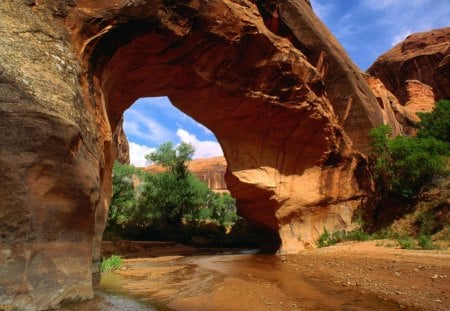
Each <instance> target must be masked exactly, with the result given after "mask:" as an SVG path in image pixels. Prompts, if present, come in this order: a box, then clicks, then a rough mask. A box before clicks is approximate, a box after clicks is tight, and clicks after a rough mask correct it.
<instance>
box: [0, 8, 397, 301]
mask: <svg viewBox="0 0 450 311" xmlns="http://www.w3.org/2000/svg"><path fill="white" fill-rule="evenodd" d="M256 2H257V4H258V6H256V5H255V4H254V3H252V2H250V1H245V0H243V1H242V0H239V1H238V0H185V1H162V0H134V1H123V0H101V1H100V0H99V1H91V0H78V1H69V0H64V1H56V0H42V1H41V0H40V1H36V2H34V1H13V0H4V1H1V2H0V15H1V18H0V59H1V62H0V101H1V105H0V135H1V137H2V139H1V140H0V173H1V174H0V195H1V201H0V204H1V205H0V233H1V234H0V252H1V256H0V267H1V268H0V301H1V302H2V303H3V304H12V305H14V306H17V307H18V308H21V309H22V308H23V309H45V308H50V307H56V306H58V305H59V304H60V303H61V302H70V301H76V300H79V299H86V298H91V297H92V295H93V294H92V286H91V274H92V273H95V272H97V271H98V270H97V263H98V259H99V256H100V253H99V250H100V241H101V236H102V232H103V230H104V226H105V217H106V215H107V208H108V203H109V199H110V195H111V171H112V165H113V162H114V159H115V157H116V156H118V154H120V152H118V150H120V148H117V146H116V145H117V144H118V141H119V139H118V137H120V135H117V132H116V129H117V128H118V126H120V122H121V118H122V113H123V112H124V110H125V109H127V108H128V107H129V106H130V105H131V104H132V103H133V102H134V101H135V100H136V99H137V98H140V97H148V96H162V95H166V96H169V98H170V100H171V101H172V103H173V104H174V105H175V106H177V107H178V108H180V109H181V110H183V111H184V112H185V113H187V114H189V115H190V116H192V117H193V118H195V119H196V120H197V121H199V122H201V123H203V124H204V125H206V126H207V127H208V128H210V129H211V130H212V131H213V132H214V133H215V135H216V137H217V138H218V140H219V141H220V144H221V145H222V148H223V151H224V155H225V158H226V160H227V163H228V167H227V172H226V176H225V177H226V181H227V185H228V188H229V190H230V192H231V193H232V195H233V196H234V197H236V198H237V202H238V211H239V213H240V214H241V215H242V216H244V217H245V218H247V220H248V221H250V222H252V223H253V224H255V225H256V226H258V227H259V228H260V229H261V231H262V232H263V238H264V239H265V240H266V244H265V245H266V250H268V251H276V250H277V249H278V250H279V252H280V253H295V252H298V251H299V250H301V249H303V248H304V247H308V246H313V245H314V243H315V240H316V239H317V238H318V237H319V235H320V234H321V233H322V231H323V229H324V228H327V229H328V230H330V231H333V230H342V229H348V228H349V227H350V226H351V220H352V217H353V214H354V211H355V210H356V209H357V208H358V207H360V206H361V203H362V202H363V201H364V199H365V198H366V193H367V192H366V191H367V189H369V188H370V182H369V181H368V173H367V171H366V168H365V157H364V155H363V154H362V153H361V152H364V151H366V150H368V138H367V137H368V136H367V134H368V131H369V129H370V128H371V127H373V126H377V125H379V124H381V123H389V124H391V125H393V127H394V128H398V125H397V124H396V121H395V120H393V119H390V118H386V116H391V115H392V114H391V113H390V112H386V111H387V110H388V109H390V106H388V105H387V106H383V107H382V106H380V105H379V103H378V101H377V99H376V97H375V96H374V95H373V93H372V92H371V91H370V89H369V87H368V86H367V84H366V83H365V81H364V79H363V78H362V76H361V74H360V73H359V71H358V69H357V68H356V67H355V65H353V64H352V62H351V61H350V59H349V58H348V56H347V55H346V54H345V52H344V51H343V49H342V47H341V46H340V45H339V44H338V42H337V41H336V39H335V38H334V37H333V36H332V34H331V33H330V32H329V31H328V30H327V29H326V28H325V26H324V25H323V24H322V23H321V22H320V21H319V20H318V18H317V17H316V16H315V15H314V13H313V12H312V9H311V7H310V5H309V2H308V1H305V0H297V1H295V0H285V1H281V2H279V4H277V3H278V2H275V1H274V2H271V1H265V2H264V5H268V7H267V9H268V10H269V12H270V11H272V12H273V15H271V16H267V12H266V13H264V14H263V15H264V16H263V17H262V16H261V14H260V11H259V10H262V7H261V3H262V2H259V1H256ZM275 13H277V14H275ZM276 16H278V17H276ZM278 22H279V23H278ZM277 23H278V24H277ZM276 25H280V26H279V27H278V26H276ZM115 132H116V135H115V134H114V133H115ZM91 260H92V262H91Z"/></svg>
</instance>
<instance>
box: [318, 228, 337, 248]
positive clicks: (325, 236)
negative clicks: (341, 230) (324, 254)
mask: <svg viewBox="0 0 450 311" xmlns="http://www.w3.org/2000/svg"><path fill="white" fill-rule="evenodd" d="M336 243H337V241H336V240H335V239H333V234H331V233H330V232H328V230H327V229H326V228H324V230H323V233H322V234H321V235H320V237H319V240H317V245H318V246H319V247H327V246H331V245H335V244H336Z"/></svg>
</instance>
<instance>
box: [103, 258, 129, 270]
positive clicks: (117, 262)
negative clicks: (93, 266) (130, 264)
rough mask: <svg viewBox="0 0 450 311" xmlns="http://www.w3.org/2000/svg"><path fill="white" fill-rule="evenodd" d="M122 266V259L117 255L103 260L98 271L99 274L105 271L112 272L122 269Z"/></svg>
mask: <svg viewBox="0 0 450 311" xmlns="http://www.w3.org/2000/svg"><path fill="white" fill-rule="evenodd" d="M122 266H123V259H122V257H120V256H117V255H111V256H110V257H108V258H106V259H105V258H103V259H102V261H101V262H100V271H101V272H107V271H114V270H118V269H120V268H122Z"/></svg>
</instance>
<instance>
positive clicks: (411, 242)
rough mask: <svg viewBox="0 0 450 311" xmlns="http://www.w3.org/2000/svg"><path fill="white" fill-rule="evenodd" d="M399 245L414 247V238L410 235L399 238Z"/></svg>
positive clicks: (405, 247)
mask: <svg viewBox="0 0 450 311" xmlns="http://www.w3.org/2000/svg"><path fill="white" fill-rule="evenodd" d="M397 243H398V245H400V248H402V249H412V248H414V240H413V239H412V238H411V237H409V236H402V237H400V238H398V239H397Z"/></svg>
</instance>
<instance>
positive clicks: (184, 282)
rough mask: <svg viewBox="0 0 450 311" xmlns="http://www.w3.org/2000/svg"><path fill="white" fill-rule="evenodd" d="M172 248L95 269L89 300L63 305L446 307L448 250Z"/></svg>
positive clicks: (216, 310) (370, 245) (217, 309)
mask: <svg viewBox="0 0 450 311" xmlns="http://www.w3.org/2000/svg"><path fill="white" fill-rule="evenodd" d="M177 247H178V246H167V247H165V249H164V250H162V249H159V251H158V252H156V253H157V254H158V255H157V257H151V256H152V255H151V252H150V253H148V254H147V255H148V256H143V257H141V258H130V259H127V260H126V261H125V265H124V267H123V269H122V270H120V271H117V272H111V273H105V274H104V275H103V277H102V281H101V283H100V285H99V287H98V294H97V295H98V297H97V298H96V300H94V301H91V302H89V303H87V304H86V303H85V304H82V305H78V306H77V308H76V309H70V308H66V309H65V310H164V311H165V310H189V311H190V310H212V311H221V310H224V311H226V310H229V311H235V310H236V311H238V310H239V311H241V310H255V311H260V310H261V311H265V310H280V311H283V310H448V306H449V305H450V293H449V290H450V288H449V287H450V285H449V284H450V282H449V278H448V277H449V276H450V260H449V259H450V253H449V252H444V251H440V252H439V251H410V250H400V249H395V248H386V247H377V246H375V242H373V241H372V242H363V243H346V244H343V245H339V246H333V247H329V248H323V249H315V250H308V251H305V252H303V253H301V254H299V255H290V256H274V255H257V254H219V255H218V254H216V255H205V254H204V253H205V252H204V250H203V251H201V252H200V253H203V255H195V250H194V249H189V248H186V247H182V246H179V247H180V249H178V250H179V252H178V253H177ZM171 249H172V252H171V251H170V250H171ZM180 250H181V251H180ZM186 253H187V254H189V255H186ZM137 254H138V255H145V254H144V253H142V252H141V253H137ZM183 254H184V255H183ZM135 255H136V254H135ZM133 257H135V256H133ZM133 304H134V305H133Z"/></svg>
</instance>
